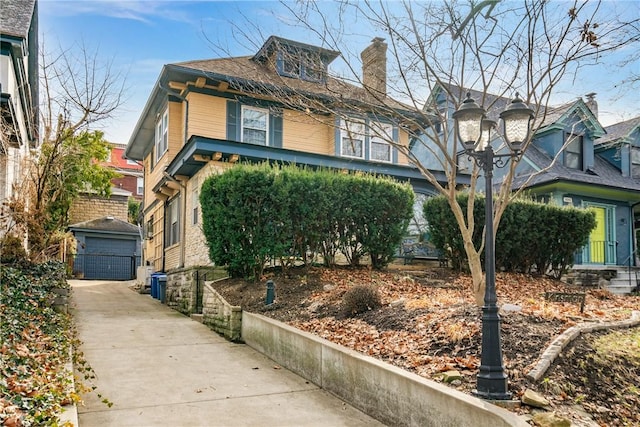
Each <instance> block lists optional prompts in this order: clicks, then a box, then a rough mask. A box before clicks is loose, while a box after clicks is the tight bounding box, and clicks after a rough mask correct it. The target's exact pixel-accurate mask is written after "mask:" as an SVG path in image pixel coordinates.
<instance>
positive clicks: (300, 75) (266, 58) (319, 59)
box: [251, 36, 340, 82]
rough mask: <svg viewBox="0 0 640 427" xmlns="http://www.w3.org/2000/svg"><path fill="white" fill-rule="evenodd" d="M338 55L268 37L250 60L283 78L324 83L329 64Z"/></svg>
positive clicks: (332, 51)
mask: <svg viewBox="0 0 640 427" xmlns="http://www.w3.org/2000/svg"><path fill="white" fill-rule="evenodd" d="M339 55H340V52H337V51H334V50H328V49H324V48H321V47H318V46H312V45H309V44H305V43H300V42H297V41H294V40H287V39H283V38H281V37H276V36H270V37H269V38H268V39H267V41H266V42H265V43H264V45H262V47H261V48H260V50H259V51H258V53H256V54H255V55H254V56H253V58H251V59H252V60H253V61H255V62H257V63H260V64H263V65H265V66H267V67H270V68H272V69H273V70H274V71H275V72H276V73H278V74H279V75H280V76H283V77H290V78H295V79H300V80H306V81H309V82H324V81H326V78H327V68H328V66H329V64H330V63H331V62H332V61H333V60H334V59H336V58H337V57H338V56H339Z"/></svg>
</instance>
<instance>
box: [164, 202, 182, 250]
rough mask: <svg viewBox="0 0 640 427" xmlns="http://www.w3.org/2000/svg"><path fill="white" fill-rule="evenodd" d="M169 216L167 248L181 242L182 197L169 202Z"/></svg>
mask: <svg viewBox="0 0 640 427" xmlns="http://www.w3.org/2000/svg"><path fill="white" fill-rule="evenodd" d="M167 214H168V218H167V229H168V230H167V231H168V233H167V246H171V245H175V244H176V243H179V242H180V196H178V197H176V198H174V199H173V200H171V201H170V202H169V206H168V209H167Z"/></svg>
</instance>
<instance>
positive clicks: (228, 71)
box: [125, 36, 417, 160]
mask: <svg viewBox="0 0 640 427" xmlns="http://www.w3.org/2000/svg"><path fill="white" fill-rule="evenodd" d="M273 40H277V41H279V42H282V43H285V42H286V43H289V44H294V45H295V46H297V47H300V48H302V47H304V48H305V49H307V50H308V49H317V50H318V51H319V52H322V55H324V56H325V58H327V59H328V60H330V59H332V58H333V57H335V56H337V55H338V54H339V52H336V51H330V50H327V49H323V48H320V47H315V46H311V45H306V44H302V43H299V42H294V41H291V40H286V39H281V38H274V37H273V36H272V37H270V38H269V39H268V40H267V42H265V44H264V45H263V47H262V48H261V49H260V50H259V51H258V53H256V55H253V56H238V57H228V58H213V59H202V60H193V61H185V62H179V63H173V64H167V65H165V66H164V67H163V68H162V71H161V73H160V76H159V78H158V80H157V82H156V84H155V86H154V88H153V90H152V92H151V94H150V96H149V99H148V101H147V104H146V105H145V108H144V110H143V112H142V114H141V116H140V119H139V121H138V124H137V125H136V127H135V129H134V131H133V134H132V136H131V139H130V140H129V144H128V145H127V149H126V151H125V156H126V157H127V158H132V159H137V160H142V159H143V157H144V153H145V150H146V149H147V148H148V147H150V144H151V143H152V139H153V135H154V125H155V123H154V122H155V114H156V112H157V110H158V108H159V106H160V105H161V104H162V102H163V100H164V99H166V95H167V93H169V96H171V95H175V96H177V97H180V96H179V95H178V93H177V92H174V93H171V91H170V90H169V89H167V87H168V83H169V82H170V81H178V82H180V81H182V82H186V81H193V80H196V79H197V78H198V77H206V78H207V79H209V80H212V81H214V82H220V83H226V84H228V88H229V91H231V93H232V94H233V92H236V93H240V94H247V95H248V96H257V97H259V98H265V97H266V98H271V99H273V100H274V101H276V102H282V103H283V104H285V105H286V106H287V107H288V108H300V109H301V110H304V109H306V108H307V107H308V108H310V109H311V110H314V108H313V106H314V105H315V106H316V107H318V108H319V107H320V104H327V103H338V105H334V106H333V107H332V108H336V109H346V108H347V107H348V106H349V105H352V106H353V107H358V106H359V107H365V108H366V106H367V105H369V106H372V105H373V106H376V107H378V108H380V109H382V111H387V112H388V113H389V114H390V115H392V112H393V111H398V110H400V111H403V112H405V113H406V112H411V111H415V108H413V107H410V106H407V105H405V104H403V103H401V102H398V101H396V100H394V99H392V98H390V97H385V98H384V99H383V100H375V99H373V98H372V97H371V96H370V93H369V92H368V91H367V90H365V89H364V88H362V87H360V86H356V85H354V84H351V83H349V82H347V81H344V80H342V79H338V78H335V77H331V76H327V78H326V79H325V80H324V81H317V82H313V81H307V80H302V79H299V78H296V77H286V76H282V75H279V74H278V73H277V72H276V70H275V69H274V67H273V66H272V64H269V63H265V62H264V61H262V59H263V58H264V57H265V56H264V55H265V49H267V48H268V47H269V46H270V45H271V44H272V43H273ZM256 59H260V60H256ZM190 88H191V89H193V86H190ZM191 89H190V90H191ZM292 95H301V96H292ZM416 113H417V112H416ZM140 144H141V145H143V146H144V147H142V146H141V145H140Z"/></svg>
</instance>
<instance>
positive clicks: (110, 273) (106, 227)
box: [69, 216, 140, 280]
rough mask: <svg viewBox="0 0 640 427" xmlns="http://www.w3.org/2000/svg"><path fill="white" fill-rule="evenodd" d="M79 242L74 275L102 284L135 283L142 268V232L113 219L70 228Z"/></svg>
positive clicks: (107, 218) (128, 224)
mask: <svg viewBox="0 0 640 427" xmlns="http://www.w3.org/2000/svg"><path fill="white" fill-rule="evenodd" d="M69 230H70V231H71V232H72V233H73V235H74V236H75V238H76V242H77V251H76V252H77V253H76V255H75V256H74V257H73V261H72V264H73V274H74V276H75V277H77V278H83V279H100V280H131V279H135V275H136V269H137V267H138V266H139V265H140V231H139V229H138V227H137V226H136V225H133V224H130V223H128V222H126V221H122V220H119V219H117V218H113V217H110V216H107V217H103V218H98V219H94V220H91V221H85V222H81V223H78V224H73V225H71V226H70V227H69Z"/></svg>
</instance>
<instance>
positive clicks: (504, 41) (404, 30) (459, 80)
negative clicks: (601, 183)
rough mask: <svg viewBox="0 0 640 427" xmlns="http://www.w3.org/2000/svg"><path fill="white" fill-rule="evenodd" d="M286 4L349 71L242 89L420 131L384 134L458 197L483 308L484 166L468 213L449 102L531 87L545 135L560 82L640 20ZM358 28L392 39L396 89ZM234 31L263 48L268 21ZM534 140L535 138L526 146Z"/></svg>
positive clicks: (529, 8) (310, 114)
mask: <svg viewBox="0 0 640 427" xmlns="http://www.w3.org/2000/svg"><path fill="white" fill-rule="evenodd" d="M336 5H337V7H336ZM282 6H283V7H284V8H285V9H286V11H287V12H288V16H287V17H286V22H287V23H288V24H289V25H295V26H298V27H301V28H303V29H304V30H305V31H306V32H308V33H310V34H312V35H313V36H312V37H310V38H317V39H318V40H320V41H321V45H322V47H323V48H325V49H328V50H331V51H341V53H342V58H343V60H344V70H343V73H342V75H341V76H339V78H328V79H326V81H325V82H324V88H323V94H322V96H318V93H317V91H316V92H314V91H307V90H306V89H305V87H304V86H303V85H300V84H299V83H298V82H297V81H296V80H295V79H288V78H286V77H282V78H281V79H280V80H279V81H278V82H277V83H278V85H277V86H276V85H273V82H267V81H263V82H260V81H259V82H255V83H254V84H253V87H250V88H247V87H246V86H245V87H243V88H242V89H243V90H245V91H246V90H247V89H249V90H253V91H255V92H256V93H262V94H265V93H268V94H269V96H270V97H274V98H276V99H277V100H278V101H279V102H281V103H282V104H283V105H284V106H285V108H288V109H292V110H296V111H299V112H300V114H301V115H304V116H305V118H306V119H307V120H308V119H313V120H320V121H323V122H325V123H329V122H330V121H329V120H327V117H332V116H333V117H339V118H344V119H348V118H349V117H350V116H352V115H353V113H354V112H356V113H358V112H359V113H361V114H363V115H365V114H366V115H369V116H374V117H375V116H379V117H387V118H394V119H395V120H396V121H397V122H398V123H399V124H400V126H402V128H403V129H405V130H407V132H408V133H409V136H410V140H411V141H412V142H413V144H412V149H410V147H409V145H408V144H399V143H398V142H396V141H394V140H393V138H391V135H390V134H388V133H386V132H380V134H379V136H380V137H382V138H384V139H385V140H386V141H387V142H389V143H390V144H392V145H394V146H395V147H396V148H397V149H398V150H399V151H400V152H402V153H404V154H405V155H406V156H407V157H408V158H409V159H410V161H411V162H412V163H413V164H414V165H415V166H416V167H417V168H418V169H419V170H420V171H421V173H422V175H424V177H425V178H426V179H427V180H428V181H429V182H430V183H431V184H432V185H433V186H434V188H435V189H436V190H437V191H438V192H439V193H440V194H442V195H444V196H446V198H447V200H448V202H449V205H450V206H451V209H452V211H453V214H454V215H455V217H456V220H457V223H458V225H459V228H460V231H461V233H462V237H463V239H464V243H465V251H466V254H467V257H468V263H469V269H470V271H471V274H472V277H473V284H474V294H475V297H476V301H477V302H478V304H482V301H483V297H484V280H483V272H482V264H481V258H480V256H481V252H482V251H483V246H484V241H483V243H482V244H481V246H480V247H475V246H474V244H473V241H472V236H473V232H474V229H475V228H476V227H477V226H479V225H478V224H476V223H475V222H474V217H473V209H472V206H473V201H474V195H475V193H476V191H475V190H476V185H477V180H478V178H479V177H480V173H479V168H478V167H477V166H476V165H474V166H473V169H472V170H471V173H470V176H471V184H470V188H469V196H470V199H469V205H468V208H467V209H463V208H462V207H461V206H460V205H459V204H458V202H457V199H456V194H457V192H458V186H457V183H458V180H457V177H458V176H459V174H460V170H459V164H458V154H459V153H460V152H461V151H462V147H461V146H460V145H459V144H458V142H457V140H456V138H455V137H454V132H453V129H452V128H451V120H450V113H451V111H452V110H451V108H449V107H451V106H452V107H453V108H455V109H457V108H458V106H459V105H460V104H461V103H462V101H463V100H464V98H465V94H466V92H467V91H468V90H473V91H474V93H475V94H476V95H477V97H476V101H477V102H478V103H479V104H480V105H481V106H482V107H484V108H485V109H486V110H488V111H491V110H492V109H495V108H497V107H498V105H497V103H499V102H501V101H500V100H504V99H505V98H512V97H513V95H514V94H515V93H516V92H519V93H520V95H521V97H522V98H523V99H524V100H525V102H527V103H528V104H529V105H530V106H531V107H532V108H533V109H534V111H535V115H536V120H535V122H534V124H533V129H532V132H531V135H533V134H535V132H536V130H538V129H539V128H540V126H542V124H543V123H544V120H545V116H546V114H547V111H548V106H549V101H550V100H551V99H552V96H553V94H554V88H556V86H557V85H558V83H559V82H561V81H563V79H566V78H572V77H574V76H575V75H577V74H578V73H579V72H580V71H581V68H582V67H583V66H584V65H585V64H589V63H594V62H601V61H606V60H607V55H608V54H610V53H612V52H614V51H617V50H619V49H621V48H622V47H625V46H627V45H629V44H630V43H638V34H637V30H636V31H633V28H636V29H637V28H638V21H639V20H638V18H637V14H636V15H634V14H628V16H624V15H622V14H620V15H611V14H610V13H609V12H610V11H608V10H606V7H605V6H606V4H603V3H602V2H599V1H594V2H589V1H577V0H576V1H573V2H569V3H567V2H547V1H539V0H523V1H517V2H515V1H504V2H502V1H500V0H486V1H481V2H477V3H476V2H469V3H467V2H411V1H403V2H373V1H350V0H345V1H342V2H339V3H327V2H297V3H287V2H284V3H282ZM630 7H633V6H630ZM625 18H628V19H625ZM352 31H359V32H366V33H369V34H374V35H376V36H381V37H383V38H384V39H385V40H386V42H387V43H388V55H389V57H390V60H389V62H390V64H389V70H388V71H387V72H386V74H387V78H386V86H383V87H380V86H379V85H376V84H375V82H371V81H367V79H366V77H365V78H364V79H363V78H362V74H361V70H360V66H359V64H360V59H359V58H358V56H359V55H358V53H357V52H351V51H348V50H345V48H348V45H347V44H345V39H347V38H349V37H350V36H351V35H352V34H351V32H352ZM234 33H235V34H236V35H238V36H237V37H238V38H239V39H241V41H242V42H244V44H247V45H252V46H259V41H258V40H257V38H258V37H260V31H259V25H258V24H257V23H251V22H242V23H237V24H235V28H234ZM212 44H213V45H214V47H217V48H220V46H219V45H218V44H216V43H214V42H212ZM267 65H268V64H267ZM271 66H273V64H271ZM344 82H347V83H350V84H345V83H344ZM354 86H355V87H354ZM358 88H361V89H358ZM436 90H438V91H441V94H442V100H445V101H446V102H445V103H443V104H438V101H439V99H436V98H435V97H434V96H433V94H435V93H437V92H436ZM398 100H399V101H401V102H402V103H400V102H398ZM331 123H333V122H331ZM436 129H438V131H436ZM345 130H346V131H349V132H351V131H352V129H345ZM530 142H531V141H530V140H529V141H526V144H525V150H526V147H527V146H528V145H529V143H530ZM496 150H499V148H496ZM419 153H421V154H419ZM518 161H519V160H518V159H516V160H514V161H512V162H510V164H509V165H508V166H507V173H506V176H505V177H504V179H503V180H502V185H501V187H500V189H499V190H498V191H497V193H496V196H495V197H494V218H493V223H494V232H495V231H496V230H497V228H498V224H499V222H500V218H501V216H502V214H503V212H504V209H505V207H506V205H507V204H508V203H509V201H510V200H512V199H513V197H515V194H514V193H513V192H512V191H511V184H512V181H513V176H514V172H515V168H516V166H517V164H518ZM434 171H444V173H445V174H446V183H443V182H442V181H439V180H438V177H437V176H436V173H434Z"/></svg>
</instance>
